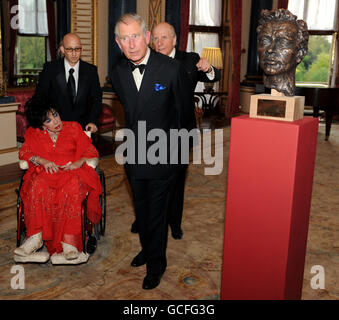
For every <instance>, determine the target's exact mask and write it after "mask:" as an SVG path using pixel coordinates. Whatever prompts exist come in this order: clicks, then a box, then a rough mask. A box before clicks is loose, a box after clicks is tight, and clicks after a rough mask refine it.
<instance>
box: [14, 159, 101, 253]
mask: <svg viewBox="0 0 339 320" xmlns="http://www.w3.org/2000/svg"><path fill="white" fill-rule="evenodd" d="M91 160H92V159H91ZM95 160H96V161H89V162H87V164H88V165H89V166H91V167H92V168H94V169H95V171H96V172H97V173H98V175H99V179H100V182H101V186H102V193H101V195H100V196H99V202H100V207H101V219H100V221H99V222H98V224H94V225H93V224H92V223H91V222H90V221H89V219H88V218H87V210H86V207H87V196H86V198H85V199H84V201H83V202H82V204H81V224H82V228H81V229H82V242H83V252H84V253H88V254H90V255H92V254H93V253H94V252H95V250H96V248H97V242H98V240H100V238H101V237H102V236H104V235H105V230H106V181H105V173H104V172H103V171H102V170H101V169H99V168H98V166H97V165H98V160H97V159H95ZM19 166H20V168H21V169H23V170H26V169H28V164H27V162H26V161H20V162H19ZM23 177H24V174H23V176H22V178H21V181H20V185H19V189H16V190H15V192H16V193H17V233H16V246H17V247H20V246H21V245H22V244H23V242H24V241H25V239H26V226H25V219H24V204H23V201H22V199H21V196H20V190H21V187H22V183H23Z"/></svg>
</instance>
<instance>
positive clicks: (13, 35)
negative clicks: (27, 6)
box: [8, 0, 18, 84]
mask: <svg viewBox="0 0 339 320" xmlns="http://www.w3.org/2000/svg"><path fill="white" fill-rule="evenodd" d="M17 5H18V0H10V1H9V6H10V8H13V7H14V6H17ZM16 14H18V12H17V11H16V12H11V22H12V19H15V15H16ZM16 36H17V28H10V46H9V51H10V56H9V75H8V76H9V83H10V84H13V76H14V65H15V63H14V55H15V45H16Z"/></svg>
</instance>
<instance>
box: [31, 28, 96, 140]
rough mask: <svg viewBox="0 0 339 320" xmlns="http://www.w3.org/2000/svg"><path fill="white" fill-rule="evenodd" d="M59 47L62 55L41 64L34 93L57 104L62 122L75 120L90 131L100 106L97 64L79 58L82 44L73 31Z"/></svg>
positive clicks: (94, 128) (93, 126)
mask: <svg viewBox="0 0 339 320" xmlns="http://www.w3.org/2000/svg"><path fill="white" fill-rule="evenodd" d="M59 50H60V52H61V54H62V55H63V56H64V58H62V59H58V60H56V61H51V62H47V63H45V65H44V68H43V70H42V71H41V73H40V75H39V81H38V84H37V88H36V93H37V94H45V95H48V96H50V97H51V98H52V99H53V100H54V101H55V102H56V103H57V105H58V107H59V112H60V117H61V119H62V120H63V121H77V122H79V123H80V124H81V125H82V127H83V129H84V130H88V131H91V132H92V133H94V132H96V131H97V130H98V120H99V116H100V113H101V108H102V90H101V88H100V82H99V77H98V72H97V67H96V66H94V65H92V64H89V63H87V62H84V61H82V60H81V59H80V57H81V53H82V45H81V41H80V38H79V37H78V36H77V35H76V34H73V33H68V34H66V35H65V36H64V38H63V41H62V43H61V45H60V47H59Z"/></svg>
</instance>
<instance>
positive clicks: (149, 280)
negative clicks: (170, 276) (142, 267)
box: [142, 273, 163, 290]
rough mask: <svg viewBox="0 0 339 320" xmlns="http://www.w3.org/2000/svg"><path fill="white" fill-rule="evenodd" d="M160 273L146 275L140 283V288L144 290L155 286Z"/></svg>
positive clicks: (158, 281)
mask: <svg viewBox="0 0 339 320" xmlns="http://www.w3.org/2000/svg"><path fill="white" fill-rule="evenodd" d="M162 275H163V274H162V273H160V274H150V275H146V277H145V278H144V282H143V283H142V288H143V289H144V290H152V289H154V288H156V287H157V286H158V285H159V283H160V280H161V277H162Z"/></svg>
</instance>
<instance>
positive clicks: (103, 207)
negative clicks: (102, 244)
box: [99, 170, 106, 236]
mask: <svg viewBox="0 0 339 320" xmlns="http://www.w3.org/2000/svg"><path fill="white" fill-rule="evenodd" d="M99 177H100V182H101V185H102V194H101V195H100V197H99V201H100V206H101V219H100V222H99V233H100V234H101V235H102V236H104V235H105V230H106V180H105V173H104V172H103V171H102V170H99Z"/></svg>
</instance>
